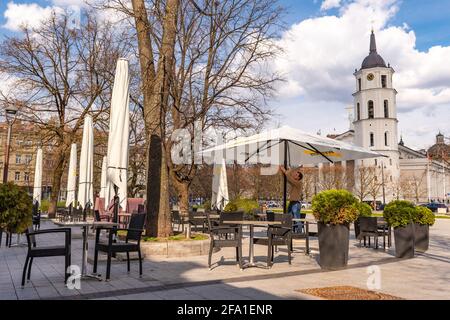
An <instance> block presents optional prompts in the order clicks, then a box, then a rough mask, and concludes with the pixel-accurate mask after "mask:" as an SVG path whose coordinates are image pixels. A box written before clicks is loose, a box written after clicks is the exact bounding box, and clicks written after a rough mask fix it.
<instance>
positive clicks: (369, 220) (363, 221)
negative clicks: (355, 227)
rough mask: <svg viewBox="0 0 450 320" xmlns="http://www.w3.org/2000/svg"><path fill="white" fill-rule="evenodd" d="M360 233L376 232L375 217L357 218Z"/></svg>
mask: <svg viewBox="0 0 450 320" xmlns="http://www.w3.org/2000/svg"><path fill="white" fill-rule="evenodd" d="M359 230H360V232H377V218H376V217H360V218H359Z"/></svg>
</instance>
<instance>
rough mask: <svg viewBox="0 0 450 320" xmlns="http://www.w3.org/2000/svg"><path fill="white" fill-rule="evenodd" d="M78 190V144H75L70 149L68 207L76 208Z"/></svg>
mask: <svg viewBox="0 0 450 320" xmlns="http://www.w3.org/2000/svg"><path fill="white" fill-rule="evenodd" d="M76 188H77V144H76V143H73V144H72V146H71V148H70V159H69V173H68V175H67V198H66V207H69V206H70V205H72V207H75V205H76V203H75V191H76Z"/></svg>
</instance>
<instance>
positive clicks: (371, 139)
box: [370, 132, 375, 147]
mask: <svg viewBox="0 0 450 320" xmlns="http://www.w3.org/2000/svg"><path fill="white" fill-rule="evenodd" d="M374 145H375V136H374V134H373V133H372V132H371V133H370V146H371V147H373V146H374Z"/></svg>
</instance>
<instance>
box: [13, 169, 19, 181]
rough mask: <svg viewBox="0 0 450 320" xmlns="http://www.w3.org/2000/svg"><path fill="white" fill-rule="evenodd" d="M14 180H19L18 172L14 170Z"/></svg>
mask: <svg viewBox="0 0 450 320" xmlns="http://www.w3.org/2000/svg"><path fill="white" fill-rule="evenodd" d="M14 180H15V181H20V172H18V171H17V172H16V173H15V174H14Z"/></svg>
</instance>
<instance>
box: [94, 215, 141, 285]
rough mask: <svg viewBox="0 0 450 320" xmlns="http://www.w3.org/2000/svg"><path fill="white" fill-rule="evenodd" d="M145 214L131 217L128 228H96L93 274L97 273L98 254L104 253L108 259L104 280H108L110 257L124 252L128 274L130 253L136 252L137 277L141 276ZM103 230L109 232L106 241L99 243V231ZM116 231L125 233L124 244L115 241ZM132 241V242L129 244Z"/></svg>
mask: <svg viewBox="0 0 450 320" xmlns="http://www.w3.org/2000/svg"><path fill="white" fill-rule="evenodd" d="M144 224H145V214H143V213H138V214H133V215H131V219H130V224H129V225H128V228H126V229H124V228H115V227H113V228H97V231H96V234H95V251H94V273H96V272H97V263H98V252H99V251H101V252H106V254H107V256H108V259H107V262H106V280H109V279H110V275H111V257H112V256H113V254H116V253H119V252H126V254H127V270H128V272H130V252H137V253H138V257H139V275H140V276H142V255H141V237H142V232H143V231H144ZM102 229H103V230H104V229H108V230H109V234H108V241H107V242H102V241H100V231H101V230H102ZM117 231H126V232H127V235H126V237H125V242H123V241H115V239H114V236H115V235H117ZM130 241H132V242H130Z"/></svg>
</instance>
